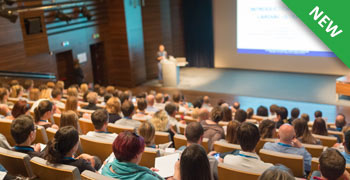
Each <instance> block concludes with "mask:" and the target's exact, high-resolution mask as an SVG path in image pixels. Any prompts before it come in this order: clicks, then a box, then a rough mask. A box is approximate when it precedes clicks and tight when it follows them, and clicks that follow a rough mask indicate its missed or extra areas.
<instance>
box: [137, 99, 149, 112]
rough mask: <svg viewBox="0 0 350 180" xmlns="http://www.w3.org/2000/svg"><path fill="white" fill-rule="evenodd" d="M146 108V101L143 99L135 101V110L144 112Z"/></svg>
mask: <svg viewBox="0 0 350 180" xmlns="http://www.w3.org/2000/svg"><path fill="white" fill-rule="evenodd" d="M146 108H147V101H146V99H145V98H139V99H137V109H139V110H140V111H144V110H145V109H146Z"/></svg>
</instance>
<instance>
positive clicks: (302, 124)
mask: <svg viewBox="0 0 350 180" xmlns="http://www.w3.org/2000/svg"><path fill="white" fill-rule="evenodd" d="M293 126H294V130H295V134H296V138H297V139H298V140H299V141H300V142H301V143H305V144H316V145H320V144H321V141H320V140H319V139H316V138H315V137H313V136H312V134H311V132H310V130H309V126H308V125H307V121H306V120H304V119H295V120H294V121H293Z"/></svg>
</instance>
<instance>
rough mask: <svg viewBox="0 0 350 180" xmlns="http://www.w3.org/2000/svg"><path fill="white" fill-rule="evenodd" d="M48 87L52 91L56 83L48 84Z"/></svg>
mask: <svg viewBox="0 0 350 180" xmlns="http://www.w3.org/2000/svg"><path fill="white" fill-rule="evenodd" d="M46 85H47V87H48V88H51V89H52V88H54V87H55V83H54V82H47V83H46Z"/></svg>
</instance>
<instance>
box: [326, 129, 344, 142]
mask: <svg viewBox="0 0 350 180" xmlns="http://www.w3.org/2000/svg"><path fill="white" fill-rule="evenodd" d="M328 134H329V135H334V136H338V137H339V138H340V140H341V142H343V141H344V134H343V132H339V131H331V130H328Z"/></svg>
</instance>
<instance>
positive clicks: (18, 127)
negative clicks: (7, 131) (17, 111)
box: [11, 115, 44, 157]
mask: <svg viewBox="0 0 350 180" xmlns="http://www.w3.org/2000/svg"><path fill="white" fill-rule="evenodd" d="M11 135H12V138H13V139H14V140H15V142H16V145H15V146H14V148H13V149H14V150H15V151H18V152H21V153H26V154H28V155H29V156H30V157H35V156H38V157H43V156H44V151H41V148H40V144H35V145H34V148H33V147H31V145H32V143H33V142H34V140H35V137H36V129H35V125H34V121H33V118H32V117H31V116H29V115H21V116H19V117H17V118H16V119H15V120H13V121H12V123H11Z"/></svg>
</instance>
